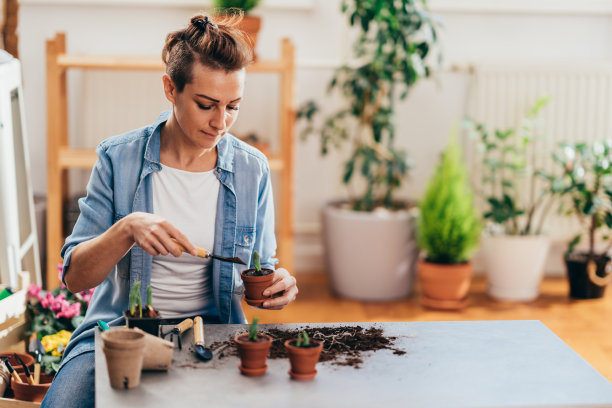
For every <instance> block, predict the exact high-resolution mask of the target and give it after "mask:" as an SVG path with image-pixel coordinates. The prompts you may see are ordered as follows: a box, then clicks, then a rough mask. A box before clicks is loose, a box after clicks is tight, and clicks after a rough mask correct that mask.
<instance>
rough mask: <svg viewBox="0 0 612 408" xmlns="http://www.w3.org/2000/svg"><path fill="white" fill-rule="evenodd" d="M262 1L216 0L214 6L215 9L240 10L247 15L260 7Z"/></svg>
mask: <svg viewBox="0 0 612 408" xmlns="http://www.w3.org/2000/svg"><path fill="white" fill-rule="evenodd" d="M259 1H260V0H214V1H213V6H214V7H215V8H218V9H221V10H225V9H232V8H233V9H240V10H242V11H244V14H247V13H248V12H250V11H251V10H253V9H254V8H255V7H257V5H259Z"/></svg>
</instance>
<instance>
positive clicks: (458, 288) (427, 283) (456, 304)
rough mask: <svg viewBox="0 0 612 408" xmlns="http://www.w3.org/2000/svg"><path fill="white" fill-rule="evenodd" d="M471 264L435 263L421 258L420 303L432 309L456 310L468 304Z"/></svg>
mask: <svg viewBox="0 0 612 408" xmlns="http://www.w3.org/2000/svg"><path fill="white" fill-rule="evenodd" d="M471 279H472V264H471V263H470V262H466V263H462V264H449V265H446V264H437V263H433V262H427V261H423V260H421V261H420V262H419V280H420V283H421V291H422V295H421V303H422V304H423V306H427V307H430V308H433V309H445V310H458V309H463V308H464V307H466V306H467V305H468V304H469V298H468V296H467V295H468V292H469V290H470V282H471Z"/></svg>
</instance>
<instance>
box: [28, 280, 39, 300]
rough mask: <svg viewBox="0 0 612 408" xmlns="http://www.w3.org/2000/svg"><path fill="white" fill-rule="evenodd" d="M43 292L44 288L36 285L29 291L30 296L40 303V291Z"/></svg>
mask: <svg viewBox="0 0 612 408" xmlns="http://www.w3.org/2000/svg"><path fill="white" fill-rule="evenodd" d="M41 290H42V286H37V285H36V284H35V283H32V284H31V285H30V288H29V289H28V296H30V297H34V298H36V299H38V300H39V301H40V291H41Z"/></svg>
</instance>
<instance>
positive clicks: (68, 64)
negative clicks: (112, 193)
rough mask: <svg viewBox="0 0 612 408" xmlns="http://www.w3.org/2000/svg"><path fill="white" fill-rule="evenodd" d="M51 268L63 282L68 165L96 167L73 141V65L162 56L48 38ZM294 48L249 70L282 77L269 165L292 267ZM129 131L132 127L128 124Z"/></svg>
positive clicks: (115, 65)
mask: <svg viewBox="0 0 612 408" xmlns="http://www.w3.org/2000/svg"><path fill="white" fill-rule="evenodd" d="M46 49H47V267H46V275H45V276H46V280H45V282H46V287H47V288H48V289H51V288H54V287H56V286H58V285H59V283H60V282H59V280H58V278H57V264H58V263H59V262H60V261H61V257H60V250H61V247H62V245H63V243H64V241H65V237H64V234H63V231H62V225H63V221H62V219H63V210H62V206H63V203H64V202H65V201H66V200H67V199H68V191H67V186H68V170H69V169H73V168H79V169H91V168H92V167H93V165H94V163H95V161H96V159H97V156H96V153H95V151H94V150H93V149H91V150H89V149H75V148H71V147H70V146H69V144H68V97H67V95H68V93H67V81H66V73H67V71H68V69H98V70H99V69H103V70H139V71H152V70H153V71H162V70H163V69H164V65H163V63H162V61H161V60H160V59H159V58H134V57H117V56H86V55H69V54H66V36H65V34H64V33H57V34H56V36H55V37H54V38H52V39H49V40H47V44H46ZM294 61H295V51H294V46H293V44H292V43H291V41H290V40H289V39H287V38H284V39H283V40H282V41H281V55H280V58H279V59H278V60H274V61H258V62H256V63H254V64H252V65H251V66H249V67H248V68H247V71H248V72H253V73H257V72H263V73H276V74H278V75H279V76H280V95H279V98H280V104H279V121H280V127H279V129H280V135H279V141H280V148H279V152H278V154H274V155H271V157H269V161H270V169H271V170H272V171H275V172H279V173H280V178H279V189H280V191H279V194H277V198H278V201H277V206H276V208H277V211H278V217H277V228H276V230H277V234H276V237H277V242H278V251H277V257H278V258H279V260H280V263H279V266H282V267H284V268H287V269H288V270H289V271H293V197H294V195H293V163H294V150H293V140H294V132H295V129H294V125H295V113H296V107H295V81H294V76H295V63H294ZM126 130H127V129H126Z"/></svg>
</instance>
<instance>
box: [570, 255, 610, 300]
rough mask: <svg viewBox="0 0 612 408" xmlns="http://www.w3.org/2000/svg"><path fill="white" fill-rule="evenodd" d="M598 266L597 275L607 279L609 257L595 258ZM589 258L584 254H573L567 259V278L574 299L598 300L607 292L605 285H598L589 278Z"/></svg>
mask: <svg viewBox="0 0 612 408" xmlns="http://www.w3.org/2000/svg"><path fill="white" fill-rule="evenodd" d="M593 260H594V261H595V264H596V265H597V271H596V275H597V276H599V277H600V278H605V277H606V276H607V275H608V273H607V270H606V267H607V265H608V263H609V262H610V257H609V256H606V255H604V256H597V257H595V258H593ZM588 262H589V258H588V257H587V256H586V255H584V254H572V255H571V256H570V258H565V265H566V266H567V277H568V279H569V285H570V293H569V295H570V297H571V298H574V299H597V298H600V297H603V295H604V292H605V290H606V286H605V285H598V284H596V283H595V282H593V280H592V279H591V278H590V277H589V273H588V271H587V265H588Z"/></svg>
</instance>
